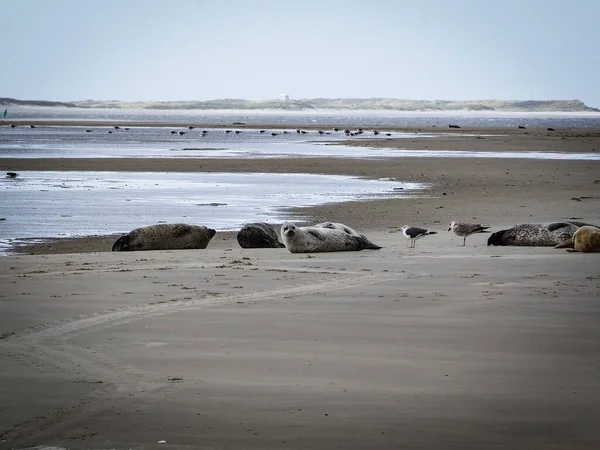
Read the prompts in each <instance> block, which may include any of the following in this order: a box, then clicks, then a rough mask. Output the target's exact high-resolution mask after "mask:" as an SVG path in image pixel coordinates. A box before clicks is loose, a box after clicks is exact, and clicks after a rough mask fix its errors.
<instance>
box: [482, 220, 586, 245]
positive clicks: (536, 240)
mask: <svg viewBox="0 0 600 450" xmlns="http://www.w3.org/2000/svg"><path fill="white" fill-rule="evenodd" d="M583 225H587V224H584V223H581V222H553V223H547V224H537V223H522V224H520V225H515V226H514V227H512V228H509V229H507V230H500V231H496V232H495V233H492V235H491V236H490V237H489V239H488V245H520V246H532V247H554V246H556V245H559V244H562V243H563V242H564V241H565V240H568V239H571V238H572V237H573V235H574V234H575V232H576V231H577V229H578V228H579V227H580V226H583Z"/></svg>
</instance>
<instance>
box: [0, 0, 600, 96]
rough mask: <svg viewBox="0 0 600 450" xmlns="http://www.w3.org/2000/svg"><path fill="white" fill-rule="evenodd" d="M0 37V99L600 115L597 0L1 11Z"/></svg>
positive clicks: (89, 5) (45, 0) (113, 3)
mask: <svg viewBox="0 0 600 450" xmlns="http://www.w3.org/2000/svg"><path fill="white" fill-rule="evenodd" d="M0 31H1V32H2V37H1V39H2V40H1V42H0V62H1V64H0V68H1V70H0V97H14V98H19V99H28V100H34V99H35V100H58V101H69V100H85V99H95V100H112V99H119V100H209V99H218V98H245V99H254V100H261V99H273V98H277V96H278V94H282V93H286V94H289V95H290V97H291V98H314V97H394V98H404V99H423V100H435V99H442V100H470V99H499V100H555V99H556V100H558V99H560V100H570V99H579V100H582V101H584V102H585V103H586V104H587V105H588V106H594V107H600V0H369V1H358V0H357V1H353V0H348V1H337V0H331V1H330V0H320V1H313V0H302V1H291V0H264V1H261V0H248V1H242V0H229V1H228V0H221V1H217V0H214V1H205V0H0Z"/></svg>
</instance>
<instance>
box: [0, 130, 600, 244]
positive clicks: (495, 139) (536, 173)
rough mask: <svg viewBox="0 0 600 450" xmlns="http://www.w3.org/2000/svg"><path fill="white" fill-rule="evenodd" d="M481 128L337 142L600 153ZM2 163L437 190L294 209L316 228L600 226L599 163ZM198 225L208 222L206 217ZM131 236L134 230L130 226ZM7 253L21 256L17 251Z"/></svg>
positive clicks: (586, 140) (574, 142)
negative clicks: (354, 180)
mask: <svg viewBox="0 0 600 450" xmlns="http://www.w3.org/2000/svg"><path fill="white" fill-rule="evenodd" d="M315 128H316V127H315ZM472 131H473V128H469V129H468V130H463V129H461V130H458V131H456V132H455V133H453V134H452V133H450V134H448V133H446V131H440V130H438V131H437V132H436V133H438V134H439V136H438V137H436V138H420V137H419V135H418V134H416V135H415V137H414V138H408V139H402V138H396V139H389V140H368V139H362V140H360V141H359V140H356V141H352V140H344V141H339V142H335V143H328V145H346V146H356V147H376V148H405V149H415V150H432V151H435V150H436V149H444V150H451V151H452V150H464V149H468V150H469V149H470V150H473V149H477V150H480V151H482V152H485V151H495V152H509V151H512V152H514V151H545V152H549V151H562V152H566V153H569V152H572V153H586V154H596V153H597V152H596V151H597V150H598V151H600V129H593V130H587V131H586V132H585V133H583V132H581V131H575V132H558V134H557V133H556V132H547V131H539V132H535V133H534V132H533V131H531V130H513V129H502V130H497V129H492V128H485V129H480V130H479V132H484V133H488V134H491V133H498V132H500V133H501V135H499V136H489V137H487V136H486V137H485V138H478V136H477V135H462V134H463V133H465V132H472ZM428 133H429V132H428ZM456 133H458V135H457V134H456ZM525 133H529V134H525ZM357 151H358V149H357ZM0 167H1V168H2V169H1V170H3V171H9V170H10V171H26V170H34V171H44V170H47V171H50V170H52V171H109V172H118V171H127V172H198V173H201V172H208V173H210V172H233V173H244V172H268V173H312V174H324V175H345V176H356V177H366V178H370V179H378V178H392V179H398V180H401V181H407V182H418V183H425V184H427V185H429V186H430V187H429V189H427V190H426V191H423V192H422V193H421V194H417V195H416V196H415V197H414V198H409V199H380V200H371V201H355V202H346V203H333V204H324V205H320V206H312V207H304V208H297V209H294V210H292V211H291V214H292V217H294V216H302V217H308V218H309V220H308V221H309V222H311V221H313V223H316V222H322V221H333V222H341V223H346V224H347V225H349V226H351V227H353V228H355V229H360V230H363V231H365V232H368V231H384V230H385V231H389V230H391V229H397V228H399V227H401V226H402V225H403V224H405V223H408V224H411V225H415V226H424V227H430V228H431V227H440V226H441V224H443V223H446V222H448V223H449V222H450V221H451V220H469V221H481V222H489V223H490V224H492V225H496V224H497V225H505V224H514V223H526V222H536V223H542V222H551V221H557V220H565V219H569V218H574V217H576V218H578V220H582V221H587V222H591V223H600V160H556V159H515V158H501V159H488V158H452V157H443V158H438V157H390V158H381V159H350V158H328V157H320V158H313V157H307V158H304V157H303V158H266V159H234V158H231V159H230V158H226V159H219V158H37V159H34V158H31V159H30V158H20V159H18V158H2V159H0ZM581 197H584V199H583V200H581V201H576V200H572V199H573V198H581ZM165 220H167V221H168V219H165ZM190 222H194V223H197V224H202V218H201V217H199V218H198V219H197V220H195V221H190ZM274 223H277V221H275V222H274ZM148 225H150V224H148ZM0 226H1V224H0ZM126 231H130V230H123V232H126ZM113 238H114V235H109V236H94V237H81V238H50V241H49V242H47V243H44V244H32V245H25V246H21V245H18V246H17V247H16V248H15V249H16V250H17V251H20V250H24V251H27V252H30V253H35V254H42V253H53V252H54V253H60V252H77V251H81V252H93V251H106V249H108V250H110V246H109V245H108V244H109V242H110V240H111V239H113ZM230 238H231V236H230ZM111 245H112V243H111ZM7 253H12V252H11V251H10V250H9V251H7Z"/></svg>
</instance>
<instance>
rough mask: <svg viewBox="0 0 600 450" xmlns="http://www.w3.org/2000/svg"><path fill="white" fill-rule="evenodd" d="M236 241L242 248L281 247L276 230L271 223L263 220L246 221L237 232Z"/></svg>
mask: <svg viewBox="0 0 600 450" xmlns="http://www.w3.org/2000/svg"><path fill="white" fill-rule="evenodd" d="M236 237H237V241H238V244H240V247H242V248H282V247H285V245H283V244H282V243H281V242H279V237H278V236H277V232H276V231H275V228H273V226H272V225H270V224H268V223H265V222H255V223H247V224H246V225H244V226H243V227H242V229H241V230H240V231H238V234H237V236H236Z"/></svg>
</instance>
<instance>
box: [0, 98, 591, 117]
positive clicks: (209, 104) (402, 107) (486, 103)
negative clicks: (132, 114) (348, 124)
mask: <svg viewBox="0 0 600 450" xmlns="http://www.w3.org/2000/svg"><path fill="white" fill-rule="evenodd" d="M8 106H41V107H67V108H92V109H152V110H213V111H227V110H249V111H252V110H282V111H344V112H350V111H380V112H383V111H386V112H387V111H403V112H428V113H435V112H457V111H465V112H600V109H598V108H593V107H590V106H587V105H586V104H585V103H584V102H582V101H580V100H467V101H459V100H408V99H395V98H314V99H286V100H244V99H215V100H206V101H193V100H192V101H190V100H187V101H123V100H83V101H69V102H59V101H49V100H20V99H14V98H0V107H4V108H6V107H8Z"/></svg>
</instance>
